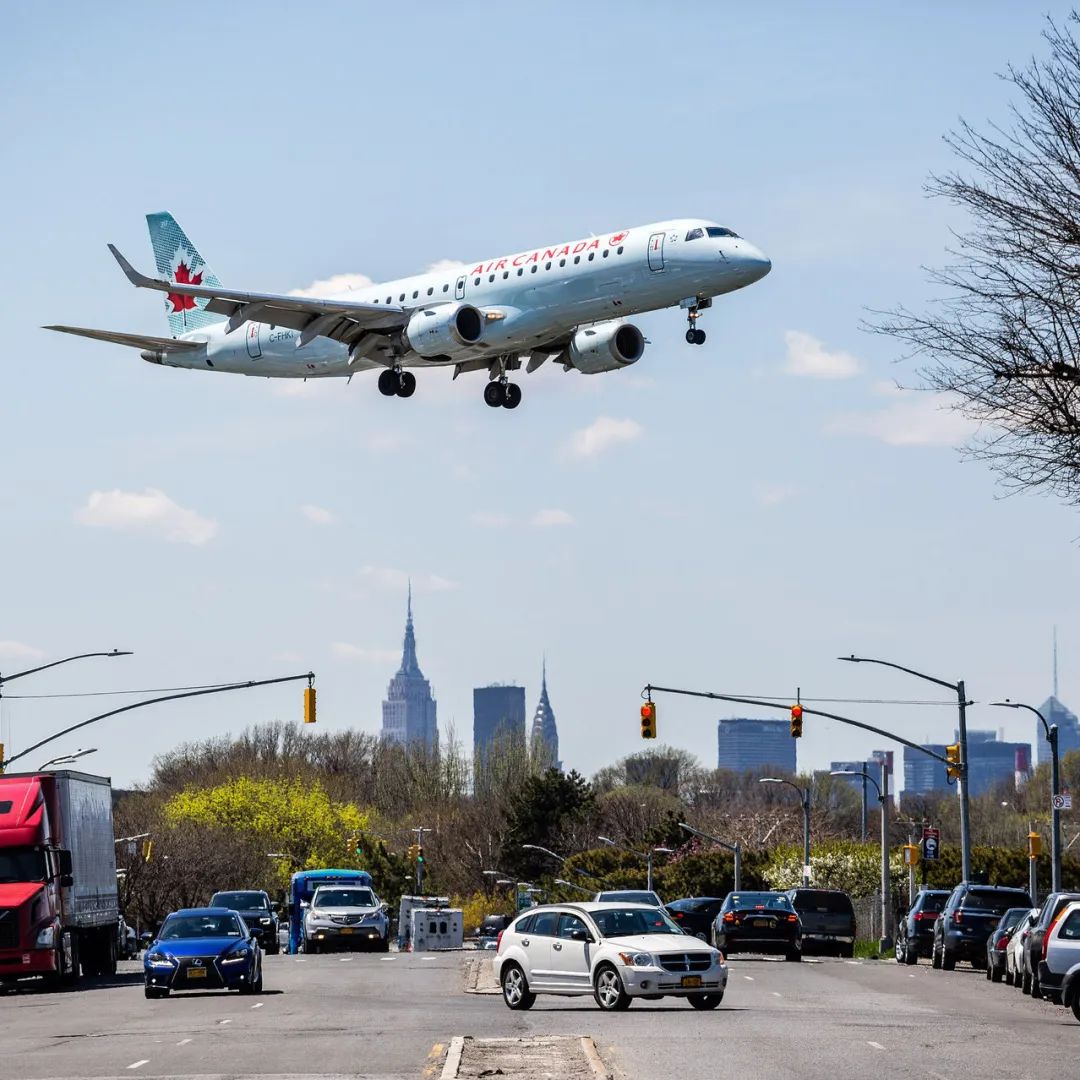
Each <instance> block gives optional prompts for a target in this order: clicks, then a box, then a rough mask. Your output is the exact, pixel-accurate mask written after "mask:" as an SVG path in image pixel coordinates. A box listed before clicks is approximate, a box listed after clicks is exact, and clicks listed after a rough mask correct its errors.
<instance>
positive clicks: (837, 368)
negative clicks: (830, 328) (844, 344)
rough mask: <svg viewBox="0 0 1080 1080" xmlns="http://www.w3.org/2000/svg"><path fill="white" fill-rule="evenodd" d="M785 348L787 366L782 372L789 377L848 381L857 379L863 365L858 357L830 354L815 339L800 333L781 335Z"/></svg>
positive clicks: (795, 331) (787, 332) (845, 354)
mask: <svg viewBox="0 0 1080 1080" xmlns="http://www.w3.org/2000/svg"><path fill="white" fill-rule="evenodd" d="M784 342H785V343H786V345H787V362H786V363H785V365H784V370H785V371H786V372H787V373H788V374H789V375H805V376H808V377H809V378H811V379H850V378H851V377H852V376H854V375H858V374H859V371H860V369H861V368H862V364H861V363H860V362H859V360H858V358H857V357H854V356H852V355H851V353H846V352H829V351H828V350H827V349H826V348H825V346H824V345H823V344H822V343H821V342H820V341H818V339H817V338H816V337H813V336H811V335H810V334H806V333H803V331H802V330H788V331H786V332H785V333H784Z"/></svg>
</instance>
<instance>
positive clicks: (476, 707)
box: [473, 683, 525, 762]
mask: <svg viewBox="0 0 1080 1080" xmlns="http://www.w3.org/2000/svg"><path fill="white" fill-rule="evenodd" d="M503 739H505V740H507V741H509V742H513V743H516V744H518V745H520V746H522V747H524V746H525V688H524V687H523V686H504V685H502V684H499V683H495V684H493V685H491V686H478V687H477V688H476V689H475V690H473V760H474V761H476V762H481V761H483V760H484V758H485V757H486V756H487V753H488V751H489V750H490V749H491V747H492V745H493V744H494V743H495V742H496V741H499V740H503Z"/></svg>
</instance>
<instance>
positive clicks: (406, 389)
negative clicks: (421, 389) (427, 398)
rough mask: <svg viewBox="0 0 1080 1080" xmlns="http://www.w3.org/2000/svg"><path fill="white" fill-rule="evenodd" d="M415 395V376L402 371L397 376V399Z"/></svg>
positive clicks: (409, 372)
mask: <svg viewBox="0 0 1080 1080" xmlns="http://www.w3.org/2000/svg"><path fill="white" fill-rule="evenodd" d="M415 393H416V376H415V375H414V374H413V373H412V372H411V371H403V372H402V373H401V374H400V375H399V376H398V390H397V395H398V397H412V396H413V394H415Z"/></svg>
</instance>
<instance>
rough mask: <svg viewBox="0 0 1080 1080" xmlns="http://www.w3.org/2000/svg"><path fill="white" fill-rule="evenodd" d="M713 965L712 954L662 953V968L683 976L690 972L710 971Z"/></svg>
mask: <svg viewBox="0 0 1080 1080" xmlns="http://www.w3.org/2000/svg"><path fill="white" fill-rule="evenodd" d="M711 965H712V954H711V953H707V952H689V953H662V954H661V956H660V966H661V967H662V968H663V969H664V970H665V971H674V972H677V973H679V974H683V973H686V972H690V971H708V970H709V968H710V966H711Z"/></svg>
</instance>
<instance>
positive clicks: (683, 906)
mask: <svg viewBox="0 0 1080 1080" xmlns="http://www.w3.org/2000/svg"><path fill="white" fill-rule="evenodd" d="M722 903H723V900H718V899H715V898H714V897H711V896H705V897H702V898H700V899H697V898H691V899H687V900H674V901H672V903H670V904H668V908H669V909H671V910H673V911H704V910H705V908H707V907H710V906H712V905H716V904H722Z"/></svg>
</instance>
